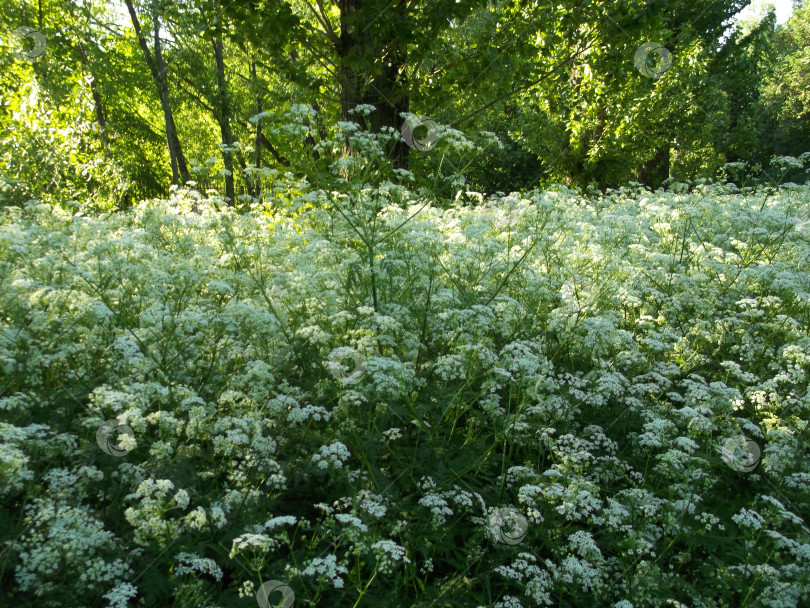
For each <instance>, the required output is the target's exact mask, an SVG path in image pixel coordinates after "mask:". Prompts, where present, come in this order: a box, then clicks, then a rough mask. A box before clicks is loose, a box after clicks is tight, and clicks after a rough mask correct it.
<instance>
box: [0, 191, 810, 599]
mask: <svg viewBox="0 0 810 608" xmlns="http://www.w3.org/2000/svg"><path fill="white" fill-rule="evenodd" d="M405 177H407V176H405ZM285 179H286V178H285V177H284V176H278V182H277V184H276V189H277V191H278V192H279V193H282V192H294V193H296V194H295V195H293V194H290V196H289V200H288V201H287V204H286V206H285V207H284V209H283V210H280V209H279V208H278V206H272V205H266V204H262V205H259V204H254V205H253V208H252V210H250V211H248V212H245V213H237V212H236V211H234V210H233V209H230V208H228V207H226V206H223V205H222V200H221V199H219V198H217V197H216V196H205V195H203V194H200V193H198V192H196V191H194V190H191V189H180V190H175V191H174V193H173V196H172V197H171V199H170V200H168V201H148V202H144V203H142V204H140V205H139V206H138V207H136V208H135V209H133V210H131V211H129V212H126V213H116V214H101V215H97V216H93V217H88V216H84V215H82V214H80V213H76V214H73V213H71V212H68V211H64V210H61V209H59V208H54V207H51V206H46V205H41V204H35V203H31V204H29V205H28V206H26V207H25V208H19V207H12V208H8V209H5V210H3V212H2V215H1V216H0V322H1V325H0V438H1V439H0V508H1V509H2V510H1V511H0V541H1V542H2V544H0V589H1V590H0V604H2V605H7V606H15V607H23V606H37V607H39V608H45V607H49V606H76V607H88V608H90V607H109V608H126V607H134V606H150V607H152V606H174V607H177V608H192V607H194V608H213V607H231V606H234V607H238V606H256V605H257V603H258V605H260V606H263V608H267V607H268V606H282V605H283V606H285V608H290V607H291V606H296V607H303V606H340V607H348V608H353V607H361V606H391V607H403V608H411V607H427V606H434V607H450V606H470V607H476V606H486V607H489V606H495V607H497V608H518V607H521V606H525V607H530V606H596V607H599V606H606V607H614V608H636V607H655V608H658V607H661V606H680V607H686V606H688V607H690V608H699V607H701V608H702V607H707V608H708V607H735V608H742V607H746V608H747V607H754V606H757V607H774V608H776V607H779V608H782V607H790V606H807V605H810V604H808V602H810V592H808V589H810V528H808V513H810V451H808V440H809V439H810V435H808V433H807V424H808V423H807V421H808V413H810V395H808V373H810V336H809V335H808V329H809V328H810V224H808V216H810V188H807V187H798V186H791V185H788V186H784V187H782V188H779V189H774V190H762V189H760V190H757V191H755V190H751V189H745V188H738V187H736V186H733V185H719V184H714V185H711V184H704V185H698V186H695V187H691V188H682V189H678V188H677V187H674V188H670V189H669V190H667V191H663V190H660V191H656V192H649V191H645V190H643V189H641V188H640V187H634V188H631V189H623V190H619V191H611V192H608V193H606V194H602V195H593V196H590V197H583V196H580V195H578V194H576V193H574V192H573V191H569V190H567V189H565V188H563V187H557V188H552V189H549V190H544V191H533V192H529V193H524V194H512V195H498V196H494V197H492V198H490V199H485V198H484V197H478V198H476V197H475V196H473V195H469V196H468V195H467V194H462V196H460V197H458V198H457V200H456V201H454V202H453V203H452V204H448V205H445V206H444V207H442V206H439V205H436V204H434V202H432V201H430V200H427V199H424V200H423V198H421V197H420V195H417V194H414V193H411V192H409V191H408V190H406V189H405V188H404V187H403V186H401V185H395V184H394V183H391V182H386V181H383V182H381V183H380V184H379V185H377V186H373V187H372V186H368V187H358V188H355V189H351V188H347V189H345V190H344V191H343V192H341V193H338V192H330V191H327V190H323V189H316V188H311V189H309V190H307V189H306V188H305V185H302V184H300V183H292V181H291V180H288V181H289V183H286V182H285ZM105 423H106V425H105ZM743 438H745V439H747V440H748V443H746V442H745V441H744V440H743ZM729 446H731V447H729ZM504 513H506V514H507V516H506V517H501V515H503V514H504ZM508 514H511V522H510V521H507V520H510V517H509V516H508ZM501 525H503V526H504V527H505V528H508V529H505V530H501V529H500V526H501ZM516 526H517V530H516V531H515V527H516ZM268 581H278V582H279V584H283V586H285V587H284V588H283V591H282V588H279V589H277V590H275V591H271V590H270V587H273V586H275V585H276V583H273V585H271V586H270V587H267V586H266V585H265V583H267V582H268Z"/></svg>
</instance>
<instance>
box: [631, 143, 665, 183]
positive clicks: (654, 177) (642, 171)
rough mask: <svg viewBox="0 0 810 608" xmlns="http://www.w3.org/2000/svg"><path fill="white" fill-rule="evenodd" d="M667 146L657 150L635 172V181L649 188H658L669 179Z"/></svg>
mask: <svg viewBox="0 0 810 608" xmlns="http://www.w3.org/2000/svg"><path fill="white" fill-rule="evenodd" d="M669 153H670V148H669V144H665V145H664V146H662V147H660V148H658V149H657V150H656V152H655V156H653V157H652V158H651V159H650V160H648V161H647V162H645V163H644V164H642V165H641V167H639V168H638V169H637V170H636V179H637V180H638V181H639V182H641V183H642V184H644V185H645V186H649V187H650V188H653V189H656V188H660V187H661V185H662V184H663V183H664V181H665V180H666V179H668V178H669V162H670V159H669Z"/></svg>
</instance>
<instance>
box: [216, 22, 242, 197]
mask: <svg viewBox="0 0 810 608" xmlns="http://www.w3.org/2000/svg"><path fill="white" fill-rule="evenodd" d="M211 44H213V45H214V57H215V58H216V63H217V97H218V101H219V108H218V109H217V114H218V116H217V121H218V122H219V130H220V133H221V134H222V146H223V149H222V162H223V163H224V165H225V196H226V197H227V198H228V201H229V203H230V204H231V206H233V205H235V204H236V196H235V193H234V180H233V154H232V152H231V151H230V147H231V145H232V144H233V136H232V135H231V107H230V101H229V99H228V82H227V81H226V80H225V60H224V59H223V56H222V34H221V33H218V34H217V37H216V38H214V39H213V40H211Z"/></svg>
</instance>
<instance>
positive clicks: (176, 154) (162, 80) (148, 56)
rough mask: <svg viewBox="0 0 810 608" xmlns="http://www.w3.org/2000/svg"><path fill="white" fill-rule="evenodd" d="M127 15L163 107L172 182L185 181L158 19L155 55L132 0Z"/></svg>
mask: <svg viewBox="0 0 810 608" xmlns="http://www.w3.org/2000/svg"><path fill="white" fill-rule="evenodd" d="M125 2H126V5H127V9H128V10H129V16H130V19H131V20H132V27H133V28H134V29H135V35H136V36H137V37H138V44H139V45H140V47H141V51H142V52H143V56H144V60H145V61H146V65H147V66H148V67H149V71H150V72H151V74H152V80H154V82H155V86H156V87H157V92H158V95H159V96H160V103H161V106H162V107H163V120H164V123H165V129H166V145H167V147H168V149H169V160H170V161H171V165H172V183H174V184H178V183H179V182H180V179H182V180H183V182H184V183H185V182H187V181H188V180H189V179H190V176H189V172H188V166H187V165H186V159H185V157H184V156H183V149H182V147H181V146H180V140H179V138H178V136H177V129H176V127H175V124H174V115H173V114H172V108H171V104H170V103H169V83H168V81H167V79H166V69H165V66H164V65H163V56H162V54H161V50H160V21H159V18H158V17H157V15H155V57H154V58H153V57H152V53H151V52H150V51H149V45H148V44H147V43H146V38H144V35H143V32H142V31H141V23H140V21H139V20H138V14H137V13H136V12H135V7H134V6H133V4H132V0H125Z"/></svg>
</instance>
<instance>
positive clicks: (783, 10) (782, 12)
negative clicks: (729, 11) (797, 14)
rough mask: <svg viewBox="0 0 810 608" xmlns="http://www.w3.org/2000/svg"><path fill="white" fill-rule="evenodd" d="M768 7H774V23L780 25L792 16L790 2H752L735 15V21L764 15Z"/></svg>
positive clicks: (763, 0) (768, 0) (757, 0)
mask: <svg viewBox="0 0 810 608" xmlns="http://www.w3.org/2000/svg"><path fill="white" fill-rule="evenodd" d="M768 5H771V6H775V7H776V23H777V25H781V24H782V23H784V22H785V21H787V20H788V19H789V18H790V15H791V14H793V2H792V0H754V1H753V2H751V4H749V5H748V6H747V7H745V8H744V9H743V10H741V11H740V12H739V13H737V19H746V18H749V17H752V16H754V15H764V14H765V10H766V7H767V6H768Z"/></svg>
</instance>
